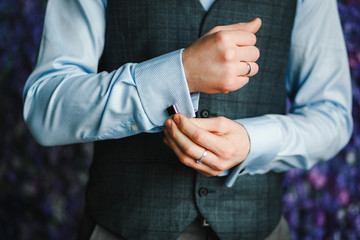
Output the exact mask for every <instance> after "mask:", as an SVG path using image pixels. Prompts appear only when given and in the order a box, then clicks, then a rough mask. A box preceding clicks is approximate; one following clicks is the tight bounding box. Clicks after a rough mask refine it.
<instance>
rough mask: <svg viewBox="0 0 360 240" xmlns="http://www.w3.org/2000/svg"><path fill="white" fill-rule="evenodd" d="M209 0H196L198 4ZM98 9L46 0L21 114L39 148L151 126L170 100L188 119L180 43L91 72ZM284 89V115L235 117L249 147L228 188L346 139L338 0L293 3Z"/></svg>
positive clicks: (324, 154) (190, 101)
mask: <svg viewBox="0 0 360 240" xmlns="http://www.w3.org/2000/svg"><path fill="white" fill-rule="evenodd" d="M213 2H214V0H202V1H201V3H202V5H203V7H204V9H205V10H208V9H209V8H210V7H211V5H212V3H213ZM106 5H107V1H106V0H77V1H64V0H49V2H48V6H47V10H46V17H45V24H44V31H43V36H42V41H41V46H40V51H39V56H38V61H37V65H36V68H35V70H34V71H33V73H32V74H31V75H30V76H29V79H28V80H27V82H26V85H25V89H24V118H25V121H26V123H27V124H28V126H29V129H30V130H31V132H32V134H33V135H34V137H35V138H36V140H37V141H38V142H39V143H40V144H42V145H46V146H50V145H61V144H71V143H77V142H89V141H97V140H103V139H117V138H123V137H126V136H130V135H134V134H138V133H141V132H156V131H160V130H161V129H162V128H163V125H164V122H165V121H166V120H167V118H168V116H167V114H166V111H165V109H166V108H167V107H168V106H170V105H172V104H174V103H176V105H177V107H178V109H179V111H180V113H182V114H184V115H186V116H188V117H193V116H194V111H196V110H197V105H198V99H199V95H198V94H192V95H191V94H190V93H189V90H188V87H187V82H186V79H185V74H184V69H183V66H182V60H181V59H182V58H181V54H182V49H179V50H177V51H174V52H171V53H168V54H165V55H163V56H160V57H157V58H155V59H151V60H149V61H146V62H142V63H128V64H125V65H124V66H121V67H119V69H117V70H115V71H113V72H100V73H98V72H97V68H98V61H99V59H100V57H101V54H102V51H103V48H104V42H105V37H104V36H105V10H106ZM260 71H261V69H260ZM250 81H251V80H250ZM286 89H287V93H288V96H289V99H290V100H291V109H290V112H289V113H288V114H287V115H275V114H270V115H265V116H260V117H255V118H247V119H238V120H236V121H238V122H239V123H241V124H243V125H244V126H245V128H246V129H247V131H248V134H249V136H250V139H251V152H250V155H249V156H248V158H247V159H246V160H245V161H244V162H243V163H242V164H240V165H238V166H237V167H235V168H233V169H232V170H231V171H225V172H224V173H222V174H221V176H224V175H229V176H228V177H227V186H231V185H232V184H233V183H234V181H235V180H236V177H237V176H239V175H242V174H262V173H266V172H268V171H270V170H273V171H276V172H281V171H286V170H288V169H290V168H293V167H297V168H303V169H309V168H311V167H312V166H313V165H314V164H315V163H317V162H319V161H322V160H326V159H329V158H331V157H332V156H334V155H335V154H336V153H337V152H338V151H339V150H340V149H341V148H342V147H343V146H344V145H345V144H346V143H347V141H348V139H349V137H350V135H351V132H352V118H351V86H350V74H349V67H348V60H347V55H346V48H345V44H344V39H343V35H342V30H341V25H340V21H339V16H338V12H337V5H336V0H328V1H323V0H302V1H297V11H296V18H295V24H294V29H293V33H292V40H291V49H290V57H289V63H288V69H287V79H286ZM242 170H243V171H242ZM240 172H241V174H240Z"/></svg>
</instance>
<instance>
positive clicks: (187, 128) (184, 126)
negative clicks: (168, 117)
mask: <svg viewBox="0 0 360 240" xmlns="http://www.w3.org/2000/svg"><path fill="white" fill-rule="evenodd" d="M174 121H175V123H176V127H177V128H178V129H179V130H180V131H181V132H182V133H183V134H184V135H186V137H187V138H188V139H190V140H191V141H192V142H195V143H196V144H198V145H200V146H202V147H204V148H206V149H209V150H210V151H211V152H214V153H215V154H217V153H218V152H221V150H222V148H223V147H224V145H226V144H227V142H226V141H225V140H224V138H223V137H220V136H218V135H216V134H213V133H211V132H209V131H207V130H204V129H202V128H200V127H198V126H197V125H195V124H194V123H193V122H192V121H190V120H189V118H186V117H184V116H183V115H180V114H176V115H175V116H174Z"/></svg>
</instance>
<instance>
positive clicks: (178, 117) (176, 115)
mask: <svg viewBox="0 0 360 240" xmlns="http://www.w3.org/2000/svg"><path fill="white" fill-rule="evenodd" d="M174 122H175V123H176V124H177V125H178V124H179V123H180V122H181V119H180V115H179V114H175V116H174Z"/></svg>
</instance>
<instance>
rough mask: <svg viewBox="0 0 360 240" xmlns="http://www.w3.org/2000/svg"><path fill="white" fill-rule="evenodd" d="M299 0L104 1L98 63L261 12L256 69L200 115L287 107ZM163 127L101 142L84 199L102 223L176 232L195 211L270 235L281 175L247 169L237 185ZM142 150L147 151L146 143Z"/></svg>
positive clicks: (251, 235) (147, 235)
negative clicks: (198, 164) (199, 164)
mask: <svg viewBox="0 0 360 240" xmlns="http://www.w3.org/2000/svg"><path fill="white" fill-rule="evenodd" d="M295 9H296V1H294V0H257V1H245V0H244V1H242V0H239V1H237V0H217V1H216V2H215V3H214V5H213V6H212V8H211V9H210V10H209V11H208V12H205V11H204V9H203V7H202V6H201V4H200V2H199V1H198V0H159V1H155V0H131V1H130V0H108V6H107V12H106V17H107V26H106V37H105V38H106V41H105V49H104V52H103V56H102V58H101V60H100V67H99V70H100V71H103V70H106V71H112V70H114V69H117V68H118V67H120V66H121V65H123V64H125V63H127V62H141V61H144V60H148V59H150V58H153V57H156V56H159V55H161V54H165V53H168V52H170V51H173V50H176V49H180V48H185V47H187V46H189V45H190V44H191V43H192V42H194V41H195V40H196V39H198V38H199V37H200V36H202V35H203V34H204V33H206V32H207V31H209V30H210V29H211V28H212V27H214V26H217V25H227V24H233V23H237V22H248V21H251V20H252V19H254V18H255V17H260V18H261V19H262V21H263V24H262V27H261V29H260V30H259V32H258V33H257V34H256V35H257V39H258V40H257V44H256V46H257V47H258V48H259V49H260V52H261V57H260V59H259V60H258V62H257V63H258V64H259V66H260V71H259V73H258V74H257V75H256V76H254V77H252V78H251V80H250V82H249V83H248V84H247V85H246V86H245V87H243V88H241V89H239V90H238V91H235V92H232V93H228V94H213V95H207V94H201V96H200V105H199V112H198V113H199V117H214V116H225V117H228V118H230V119H240V118H245V117H255V116H261V115H264V114H283V113H284V111H285V102H286V89H285V73H286V67H287V61H288V54H289V46H290V37H291V32H292V27H293V22H294V16H295ZM162 137H163V134H162V133H156V134H147V133H143V134H139V135H136V136H132V137H127V138H123V139H119V140H109V141H99V142H96V143H95V154H94V161H93V163H92V166H91V170H90V178H89V183H88V187H87V195H86V205H87V208H88V211H89V213H90V215H91V216H92V217H93V218H94V219H95V220H96V222H97V223H98V224H100V225H102V226H104V227H105V228H107V229H109V230H110V231H112V232H114V233H116V234H119V235H121V236H123V237H125V238H126V239H141V240H146V239H156V240H158V239H166V240H168V239H176V238H177V237H178V236H179V235H180V234H181V233H182V232H183V231H184V230H185V228H186V227H187V226H188V225H189V224H190V223H191V222H192V221H193V220H194V219H195V218H196V217H197V216H199V215H201V216H203V217H204V218H205V219H206V220H207V221H208V222H209V223H210V225H211V227H212V229H213V230H214V231H215V232H216V233H217V235H218V236H219V237H220V238H221V239H224V240H231V239H251V240H254V239H264V237H266V236H267V235H269V234H270V233H271V231H272V230H273V229H274V228H275V226H276V224H277V223H278V221H279V219H280V216H281V214H282V213H281V212H282V205H281V184H282V174H277V173H274V172H269V173H268V174H263V175H253V176H250V175H243V176H240V177H238V178H237V181H236V182H235V184H234V186H233V187H232V188H227V187H226V186H224V181H225V178H224V177H211V178H207V177H204V176H202V175H200V174H198V173H197V172H195V171H194V170H192V169H191V168H189V167H186V166H184V165H182V164H181V163H180V162H179V160H178V159H177V157H176V156H175V155H174V154H173V153H172V151H171V150H169V149H168V148H167V147H166V146H165V145H164V144H163V142H162ZM140 149H141V151H140Z"/></svg>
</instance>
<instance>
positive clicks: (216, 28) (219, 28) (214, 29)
mask: <svg viewBox="0 0 360 240" xmlns="http://www.w3.org/2000/svg"><path fill="white" fill-rule="evenodd" d="M220 30H221V27H220V26H216V27H213V28H212V29H211V30H210V32H219V31H220Z"/></svg>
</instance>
